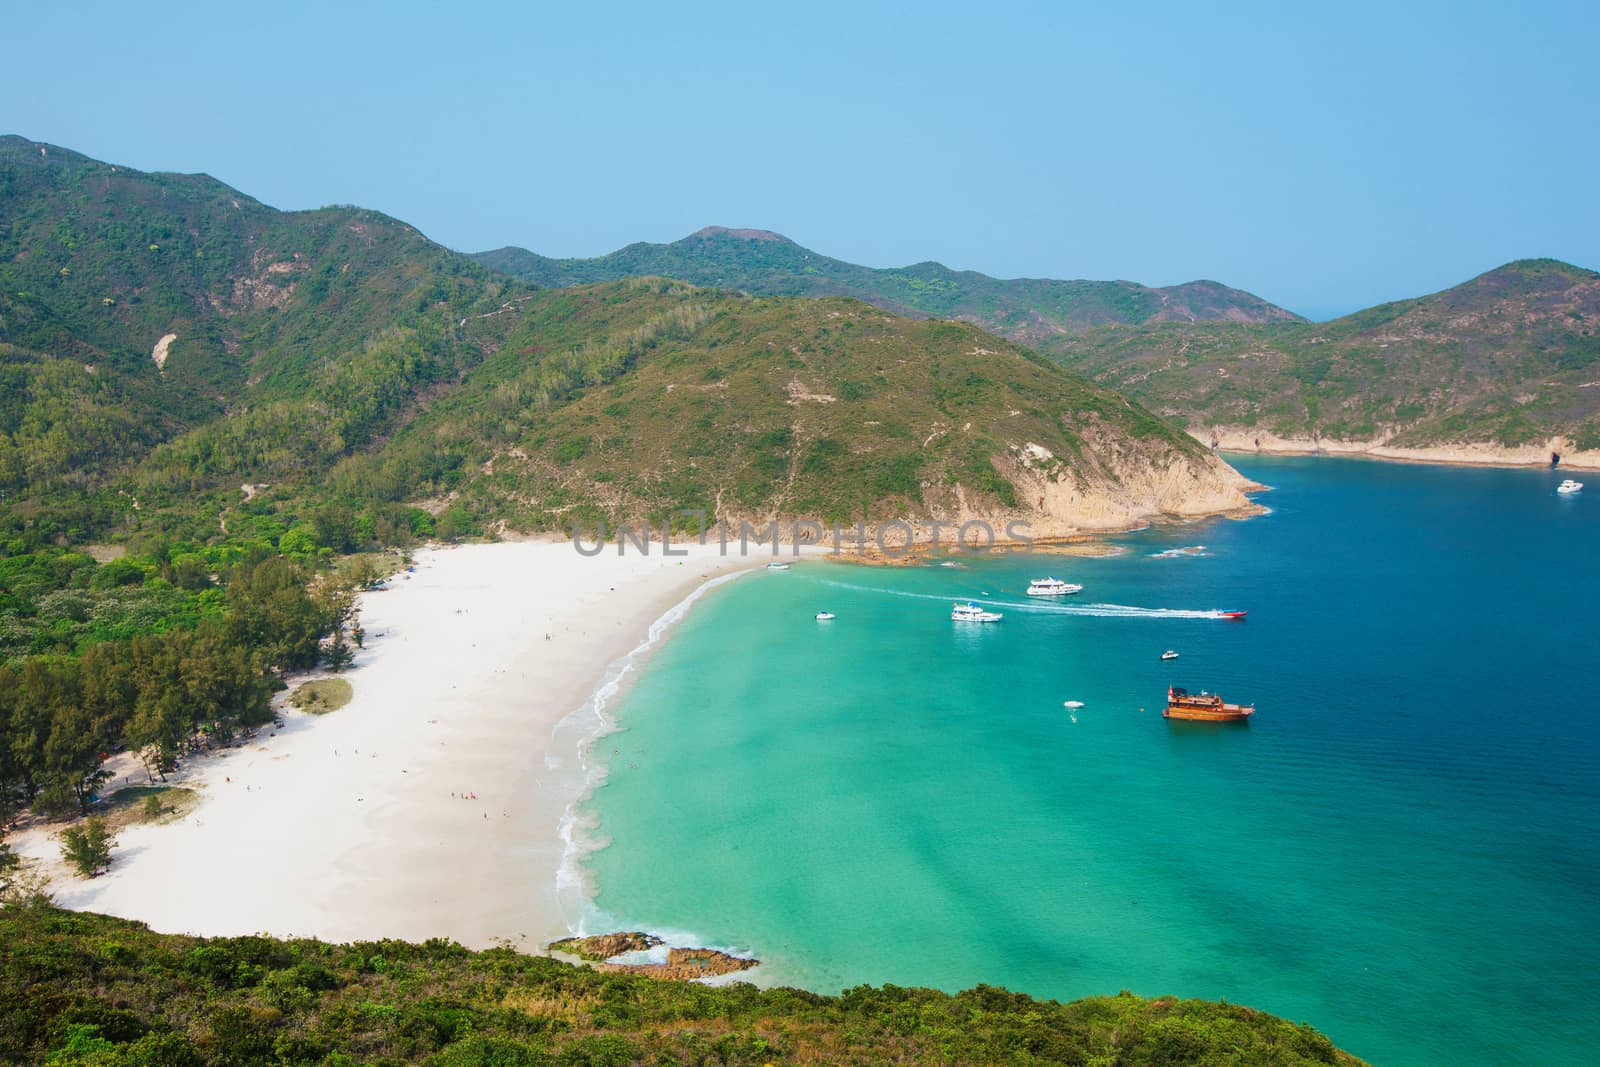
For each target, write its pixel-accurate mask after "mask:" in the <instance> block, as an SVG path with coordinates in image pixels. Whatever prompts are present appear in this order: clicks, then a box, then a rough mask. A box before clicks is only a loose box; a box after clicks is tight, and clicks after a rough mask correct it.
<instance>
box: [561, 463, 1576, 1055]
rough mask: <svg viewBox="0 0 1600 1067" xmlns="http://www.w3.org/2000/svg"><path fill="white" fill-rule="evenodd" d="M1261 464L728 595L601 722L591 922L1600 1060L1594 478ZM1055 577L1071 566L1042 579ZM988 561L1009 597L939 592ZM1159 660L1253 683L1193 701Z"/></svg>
mask: <svg viewBox="0 0 1600 1067" xmlns="http://www.w3.org/2000/svg"><path fill="white" fill-rule="evenodd" d="M1237 465H1238V466H1239V467H1240V469H1241V470H1243V471H1244V472H1245V473H1246V474H1248V475H1250V476H1252V477H1254V478H1256V479H1258V480H1260V481H1262V482H1264V483H1266V484H1268V485H1271V486H1273V487H1274V491H1272V492H1270V493H1266V494H1264V495H1262V496H1261V497H1260V498H1259V499H1260V500H1261V501H1262V502H1263V503H1265V504H1267V505H1268V506H1269V507H1270V508H1271V509H1272V513H1271V514H1270V515H1266V516H1263V517H1260V518H1257V519H1253V520H1250V521H1246V522H1230V521H1215V522H1207V523H1201V524H1196V525H1191V526H1185V527H1179V528H1167V529H1161V530H1152V531H1146V532H1142V533H1138V534H1133V535H1128V536H1124V537H1120V538H1117V539H1116V543H1117V544H1119V545H1121V546H1123V547H1124V548H1125V549H1126V550H1127V551H1126V553H1125V554H1123V555H1121V556H1119V557H1116V558H1109V559H1082V558H1068V557H1047V558H1046V557H1037V556H1036V557H1034V558H1033V559H1031V560H1018V559H1000V558H986V559H981V560H975V561H972V562H970V563H969V564H968V565H967V568H966V569H963V570H957V569H951V568H941V567H933V566H928V567H917V568H909V569H901V570H889V569H867V568H861V567H854V566H848V565H838V564H826V563H817V564H807V565H803V566H797V567H795V568H794V569H792V570H790V571H787V572H766V571H762V572H759V573H756V574H753V575H751V576H749V577H747V578H743V579H740V580H739V581H737V582H734V583H732V584H730V585H728V586H726V587H725V588H723V589H720V590H717V591H715V592H713V593H711V594H709V595H708V596H707V598H706V599H705V600H704V601H703V602H702V603H701V604H699V605H698V606H697V607H696V608H695V610H694V611H693V612H692V613H691V614H690V616H689V617H688V618H687V619H686V620H685V621H684V622H683V623H682V624H681V625H680V627H679V628H678V629H677V630H676V631H675V632H674V634H673V636H672V637H671V639H670V640H669V641H668V642H667V644H666V645H665V646H664V647H663V648H662V649H661V650H660V651H659V652H658V653H657V654H656V655H654V656H653V657H652V658H651V659H650V660H649V662H648V663H647V664H646V665H645V668H644V670H643V671H642V674H641V677H640V678H639V680H638V682H637V684H636V685H635V686H634V687H633V688H632V690H631V691H630V692H629V693H628V694H627V696H626V697H625V698H624V699H623V701H622V703H621V704H620V705H619V707H618V709H617V715H618V718H619V720H620V721H621V723H622V725H623V727H624V729H623V730H622V731H621V732H619V733H615V734H612V735H611V736H609V737H606V738H605V739H604V740H603V741H601V742H599V743H598V744H597V745H596V755H597V756H598V757H600V758H603V759H604V760H605V762H606V763H607V764H608V766H609V777H608V779H607V781H606V784H605V785H604V786H603V787H601V788H600V789H598V790H597V791H596V792H595V794H594V796H593V798H592V800H591V802H590V807H591V811H592V814H593V815H594V816H595V817H596V818H597V819H598V820H599V826H600V830H599V832H600V833H601V834H603V835H604V837H605V838H608V839H609V840H610V842H611V845H610V846H609V847H606V848H602V849H601V850H600V851H598V852H596V853H594V854H593V855H591V856H590V857H589V859H588V861H587V863H586V868H587V870H588V873H589V875H590V877H591V878H592V880H593V882H594V886H595V891H596V896H595V907H596V908H597V909H598V911H599V912H600V913H601V915H602V916H603V917H602V918H601V919H600V920H599V921H611V922H617V923H618V924H619V925H620V926H621V927H622V928H633V927H636V926H640V927H646V928H652V929H664V930H680V931H685V932H692V933H693V934H694V935H695V936H696V937H697V938H698V939H700V940H702V941H703V942H705V943H710V944H718V945H728V946H735V947H741V948H746V949H749V950H751V951H754V952H755V953H757V954H758V955H759V956H761V958H762V959H763V960H765V961H767V966H766V967H764V968H763V969H762V972H759V973H764V980H766V981H776V982H782V983H786V984H796V985H802V986H805V987H808V988H813V989H818V990H822V991H835V990H837V989H839V988H841V987H845V986H848V985H852V984H857V983H863V982H870V983H874V984H876V983H882V982H894V983H899V984H903V985H926V986H935V987H939V988H943V989H947V990H956V989H961V988H967V987H970V986H972V985H974V984H976V983H978V982H990V983H995V984H1003V985H1006V986H1009V987H1012V988H1015V989H1020V990H1025V991H1027V992H1030V993H1033V994H1035V995H1038V996H1046V997H1057V998H1063V999H1066V998H1072V997H1078V996H1085V995H1091V994H1101V993H1111V992H1115V991H1117V990H1118V989H1129V990H1132V991H1134V992H1137V993H1142V994H1152V995H1153V994H1161V993H1173V994H1178V995H1181V996H1197V997H1210V998H1217V997H1223V998H1226V999H1228V1000H1230V1001H1234V1002H1239V1003H1246V1004H1250V1005H1253V1006H1255V1007H1259V1008H1262V1009H1265V1010H1268V1011H1272V1012H1276V1013H1279V1014H1282V1015H1286V1016H1289V1017H1291V1018H1294V1019H1297V1020H1300V1019H1303V1020H1306V1021H1309V1022H1311V1023H1313V1024H1314V1025H1316V1026H1317V1027H1318V1028H1320V1029H1322V1030H1323V1031H1324V1032H1326V1033H1328V1034H1329V1035H1330V1036H1332V1037H1333V1039H1334V1040H1335V1041H1336V1042H1338V1043H1339V1044H1340V1045H1342V1046H1343V1047H1345V1048H1347V1049H1349V1050H1351V1051H1353V1052H1355V1053H1357V1054H1358V1055H1361V1056H1364V1057H1367V1058H1370V1059H1371V1060H1373V1061H1374V1062H1376V1063H1380V1064H1463V1063H1502V1064H1509V1063H1530V1064H1531V1063H1537V1064H1553V1063H1568V1062H1578V1061H1580V1060H1582V1059H1584V1058H1586V1057H1587V1056H1589V1055H1592V1053H1593V1048H1594V1046H1595V1043H1596V1041H1597V1040H1600V1025H1597V1024H1596V1022H1595V1019H1596V1009H1595V1007H1594V1005H1595V1004H1596V1003H1600V966H1597V959H1600V956H1597V952H1600V835H1597V833H1596V829H1597V827H1596V822H1597V812H1600V808H1597V801H1600V739H1597V731H1596V727H1597V725H1600V723H1597V718H1600V697H1597V691H1600V626H1596V624H1595V618H1594V614H1593V612H1594V609H1595V605H1596V604H1597V603H1600V554H1597V552H1600V485H1594V486H1593V487H1592V489H1593V490H1596V491H1591V492H1590V493H1589V494H1587V495H1588V497H1589V498H1588V499H1585V498H1584V497H1583V496H1582V495H1580V496H1579V497H1577V498H1573V499H1566V498H1557V497H1556V496H1555V494H1554V487H1555V483H1556V481H1557V480H1558V479H1557V478H1556V477H1554V476H1551V475H1549V474H1547V473H1544V472H1530V471H1498V470H1473V469H1444V468H1434V467H1421V466H1403V465H1388V464H1379V463H1371V462H1363V461H1358V460H1334V459H1317V460H1311V459H1307V460H1294V459H1282V460H1264V459H1250V460H1246V461H1240V462H1239V463H1238V464H1237ZM1590 481H1591V482H1600V479H1595V478H1591V479H1590ZM1194 544H1204V545H1205V546H1206V551H1205V554H1204V555H1201V556H1196V557H1182V558H1158V557H1157V556H1155V555H1154V554H1155V553H1158V552H1161V551H1163V550H1166V549H1170V548H1174V547H1178V546H1185V545H1194ZM1045 573H1053V574H1056V575H1058V576H1060V577H1064V578H1067V579H1068V580H1072V581H1078V582H1081V583H1083V584H1084V585H1085V586H1086V589H1085V591H1084V592H1083V593H1082V594H1080V595H1079V596H1078V597H1075V598H1073V599H1072V600H1071V601H1070V602H1069V603H1067V604H1065V605H1062V606H1061V607H1054V606H1051V605H1048V604H1038V603H1029V602H1028V601H1027V600H1026V598H1024V597H1022V596H1020V595H1019V594H1020V592H1021V590H1022V589H1023V588H1025V586H1026V584H1027V579H1028V578H1029V577H1031V576H1038V575H1042V574H1045ZM984 591H987V592H988V593H990V594H992V595H991V596H989V597H986V598H982V599H987V600H989V601H991V602H995V603H1002V604H1004V605H1005V606H1004V607H1002V608H1001V609H1000V610H1003V611H1004V612H1006V618H1005V620H1004V621H1003V622H1001V623H999V624H996V625H993V626H984V627H974V626H970V625H969V626H966V627H962V626H958V625H956V624H952V623H951V622H950V621H949V618H948V610H949V603H950V601H951V600H952V599H953V598H958V597H959V598H966V597H968V596H979V595H980V594H981V593H983V592H984ZM1097 603H1105V604H1115V605H1128V606H1137V607H1145V608H1173V609H1212V608H1224V609H1228V608H1241V609H1247V610H1248V611H1249V613H1250V615H1249V618H1248V620H1247V621H1244V622H1234V623H1230V622H1224V621H1218V620H1215V619H1208V618H1187V617H1165V616H1161V615H1128V614H1125V613H1119V612H1109V613H1102V614H1093V613H1086V612H1093V611H1094V610H1095V609H1093V608H1091V607H1090V605H1093V604H1097ZM823 608H827V609H828V610H831V611H834V612H836V613H837V614H838V619H837V620H836V621H834V622H832V623H828V624H819V623H817V622H815V621H814V619H813V617H812V616H813V615H814V614H815V612H816V611H818V610H821V609H823ZM1167 648H1173V649H1176V650H1178V651H1179V652H1180V653H1181V655H1182V658H1181V659H1179V660H1177V661H1175V662H1170V663H1162V662H1160V661H1159V660H1158V656H1159V654H1160V652H1161V651H1162V650H1163V649H1167ZM1169 681H1170V682H1175V683H1177V684H1180V685H1187V686H1189V687H1190V688H1191V689H1198V688H1207V689H1212V690H1216V691H1219V692H1221V693H1223V694H1224V695H1226V696H1227V697H1228V698H1229V699H1231V700H1234V699H1236V700H1246V701H1254V702H1255V703H1257V705H1258V706H1259V711H1258V713H1257V715H1256V718H1255V720H1254V721H1253V722H1252V723H1250V724H1248V725H1245V726H1211V725H1202V724H1174V723H1169V722H1166V721H1164V720H1163V719H1162V718H1161V716H1160V706H1161V703H1162V700H1163V697H1164V694H1165V687H1166V685H1167V684H1168V682H1169ZM1066 700H1081V701H1083V702H1084V704H1085V706H1084V707H1083V708H1081V709H1079V710H1078V711H1077V712H1076V713H1075V714H1074V713H1070V712H1069V711H1068V710H1067V709H1065V708H1064V707H1063V701H1066ZM1074 720H1075V721H1074Z"/></svg>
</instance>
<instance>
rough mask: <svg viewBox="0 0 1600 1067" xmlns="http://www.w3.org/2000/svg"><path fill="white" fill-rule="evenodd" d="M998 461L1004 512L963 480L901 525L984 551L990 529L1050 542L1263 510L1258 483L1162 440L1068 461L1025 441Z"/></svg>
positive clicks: (998, 538) (1110, 445) (927, 537)
mask: <svg viewBox="0 0 1600 1067" xmlns="http://www.w3.org/2000/svg"><path fill="white" fill-rule="evenodd" d="M992 462H993V464H994V467H995V470H996V471H997V472H998V473H999V474H1000V475H1001V476H1002V477H1004V478H1005V479H1006V480H1007V481H1008V482H1010V483H1011V485H1012V487H1013V488H1014V490H1015V492H1016V498H1017V506H1015V507H1003V506H999V505H998V504H997V503H996V500H995V498H994V495H993V494H992V493H977V492H973V491H972V490H970V489H969V488H967V487H966V486H964V485H961V484H956V485H953V486H936V487H929V488H928V489H927V490H926V493H925V503H926V505H927V510H928V514H927V515H924V516H914V517H913V516H907V517H905V518H904V519H902V520H900V521H901V523H903V524H904V525H905V526H909V527H910V529H911V531H912V541H913V542H914V543H921V544H926V543H928V542H931V541H934V540H937V541H938V543H939V544H941V545H954V544H956V542H957V538H958V536H961V537H962V543H963V544H965V545H966V546H967V547H972V548H978V547H985V541H986V540H987V537H988V534H987V532H986V531H993V537H994V541H995V543H1004V542H1007V541H1023V540H1049V539H1057V538H1068V537H1073V536H1076V535H1084V534H1095V533H1111V532H1116V531H1120V530H1131V529H1137V528H1139V527H1142V526H1147V525H1149V524H1151V523H1153V522H1159V521H1162V520H1178V521H1183V520H1191V519H1197V518H1203V517H1205V516H1210V515H1226V516H1231V517H1235V518H1243V517H1246V516H1248V515H1253V514H1258V513H1260V512H1261V511H1262V510H1263V509H1262V508H1261V507H1260V506H1259V505H1257V504H1255V503H1253V502H1252V501H1251V500H1250V498H1249V496H1248V495H1246V494H1247V493H1248V492H1249V491H1250V490H1252V489H1258V488H1260V486H1257V485H1256V484H1255V483H1253V482H1251V481H1250V480H1249V479H1247V478H1245V477H1244V475H1242V474H1240V473H1239V472H1238V471H1236V470H1234V469H1233V468H1232V467H1230V466H1229V465H1228V464H1227V463H1226V462H1225V461H1223V460H1222V459H1221V458H1220V457H1219V456H1216V455H1214V454H1212V453H1208V452H1202V451H1191V450H1188V449H1184V448H1179V447H1173V446H1171V445H1169V444H1165V443H1153V442H1151V441H1148V440H1137V439H1133V438H1122V439H1120V440H1101V441H1097V442H1095V444H1094V447H1093V448H1092V449H1085V450H1084V451H1083V453H1082V454H1081V455H1080V456H1077V457H1072V458H1070V459H1068V458H1065V457H1061V456H1057V455H1055V454H1053V453H1052V452H1051V451H1050V450H1049V449H1046V448H1045V447H1044V446H1042V445H1039V444H1036V443H1033V442H1024V443H1022V444H1020V445H1016V446H1012V447H1011V448H1010V449H1009V450H1008V451H1007V452H1006V453H1004V454H1001V455H997V456H995V457H993V460H992ZM968 523H972V524H977V526H979V527H984V528H986V530H985V531H980V530H979V529H977V528H970V529H968V530H967V531H966V533H965V535H964V536H963V535H962V533H961V527H962V526H963V525H964V524H968ZM868 536H869V538H870V539H872V540H873V541H874V542H876V541H877V540H878V535H877V533H876V528H875V527H872V526H869V527H868ZM903 537H904V530H899V531H897V532H896V533H895V534H893V535H886V536H885V538H884V540H885V541H886V542H887V543H889V544H891V545H892V544H894V543H896V542H897V541H898V540H900V539H903Z"/></svg>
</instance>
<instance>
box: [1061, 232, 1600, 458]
mask: <svg viewBox="0 0 1600 1067" xmlns="http://www.w3.org/2000/svg"><path fill="white" fill-rule="evenodd" d="M1048 352H1049V354H1050V355H1052V356H1053V357H1054V358H1057V359H1059V360H1061V361H1062V362H1063V363H1064V364H1066V365H1067V366H1069V367H1072V368H1074V369H1076V370H1079V371H1081V372H1083V373H1085V374H1088V375H1089V376H1091V377H1093V378H1095V379H1096V380H1098V381H1100V382H1103V383H1104V384H1106V385H1109V386H1111V387H1112V388H1115V389H1122V390H1124V391H1126V392H1127V393H1129V394H1130V395H1132V396H1134V397H1136V398H1138V399H1140V400H1142V401H1143V402H1144V403H1146V404H1148V405H1149V406H1150V407H1152V408H1154V409H1155V410H1157V411H1160V412H1163V413H1166V414H1169V415H1173V416H1176V417H1177V418H1179V419H1180V420H1183V421H1187V422H1188V423H1189V424H1190V425H1191V426H1196V427H1199V426H1207V425H1232V426H1256V427H1260V428H1261V429H1263V430H1270V431H1272V432H1274V433H1278V434H1282V435H1285V436H1309V435H1310V434H1311V433H1313V432H1316V433H1320V434H1322V435H1324V436H1328V437H1337V438H1346V439H1355V440H1363V439H1369V438H1373V437H1382V438H1386V439H1391V440H1392V443H1394V444H1396V445H1404V446H1425V445H1430V444H1448V443H1453V442H1459V441H1484V442H1490V441H1492V442H1496V443H1499V444H1504V445H1517V444H1523V443H1526V442H1529V441H1536V440H1542V439H1543V438H1545V437H1548V436H1552V435H1556V434H1566V435H1569V436H1572V437H1574V438H1575V439H1576V440H1577V441H1578V443H1579V446H1580V447H1584V448H1596V447H1600V388H1596V387H1595V386H1594V385H1593V384H1592V383H1593V382H1594V380H1595V378H1596V377H1597V370H1600V274H1596V273H1595V272H1593V271H1588V270H1584V269H1582V268H1579V267H1574V266H1571V265H1569V264H1566V263H1561V262H1558V261H1555V260H1524V261H1520V262H1517V263H1511V264H1508V265H1506V266H1504V267H1501V268H1499V269H1497V270H1493V271H1490V272H1489V273H1487V274H1484V275H1481V276H1479V277H1477V278H1474V279H1472V280H1471V281H1469V282H1466V283H1465V284H1463V285H1459V286H1457V287H1455V288H1453V289H1449V290H1446V291H1445V292H1442V293H1436V294H1434V295H1432V296H1426V297H1421V298H1419V299H1416V300H1403V301H1398V302H1395V303H1391V304H1383V305H1380V306H1378V307H1374V308H1369V309H1368V310H1366V311H1361V312H1357V313H1356V314H1354V315H1348V316H1346V317H1344V318H1342V319H1336V320H1334V321H1332V322H1327V323H1320V324H1289V325H1272V326H1236V325H1216V326H1211V327H1209V328H1206V329H1200V328H1195V327H1187V326H1182V325H1175V324H1174V325H1161V326H1152V327H1143V328H1139V329H1122V330H1111V329H1104V330H1097V331H1093V332H1090V333H1087V334H1084V335H1081V336H1078V337H1071V338H1062V339H1060V340H1059V341H1056V342H1053V343H1052V344H1051V345H1050V346H1049V347H1048Z"/></svg>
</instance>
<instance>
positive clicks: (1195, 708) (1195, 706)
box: [1161, 686, 1256, 722]
mask: <svg viewBox="0 0 1600 1067" xmlns="http://www.w3.org/2000/svg"><path fill="white" fill-rule="evenodd" d="M1255 713H1256V706H1255V705H1254V704H1227V703H1224V702H1223V699H1222V698H1221V697H1219V696H1218V695H1217V694H1215V693H1205V692H1201V693H1191V692H1189V691H1188V690H1187V689H1179V688H1178V687H1177V686H1168V687H1167V710H1166V711H1163V712H1162V713H1161V714H1162V717H1163V718H1168V719H1191V720H1193V721H1195V722H1244V721H1245V720H1246V719H1248V718H1250V716H1252V715H1254V714H1255Z"/></svg>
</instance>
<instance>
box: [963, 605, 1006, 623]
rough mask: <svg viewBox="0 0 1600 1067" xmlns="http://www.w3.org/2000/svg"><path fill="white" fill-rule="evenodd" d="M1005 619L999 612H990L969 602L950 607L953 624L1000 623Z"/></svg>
mask: <svg viewBox="0 0 1600 1067" xmlns="http://www.w3.org/2000/svg"><path fill="white" fill-rule="evenodd" d="M1003 618H1005V616H1004V615H1002V614H1000V613H999V612H998V611H988V610H986V609H984V608H981V607H979V606H978V605H976V604H974V603H972V602H971V601H968V602H967V603H965V604H951V605H950V620H951V621H952V622H999V621H1000V620H1001V619H1003Z"/></svg>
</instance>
